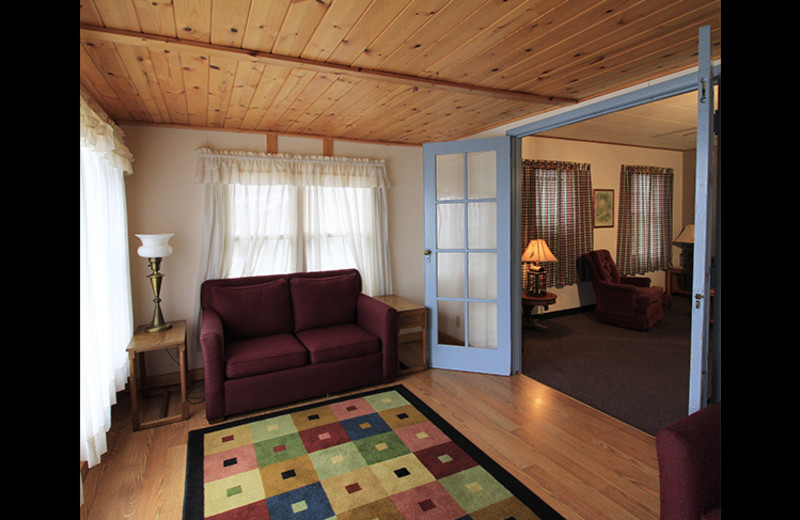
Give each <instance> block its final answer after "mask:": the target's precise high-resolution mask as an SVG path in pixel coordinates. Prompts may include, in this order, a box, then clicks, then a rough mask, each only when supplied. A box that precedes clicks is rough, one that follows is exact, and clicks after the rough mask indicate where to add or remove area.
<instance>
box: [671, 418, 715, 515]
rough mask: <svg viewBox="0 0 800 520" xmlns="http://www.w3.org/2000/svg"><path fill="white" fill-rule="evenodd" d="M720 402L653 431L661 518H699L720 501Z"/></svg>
mask: <svg viewBox="0 0 800 520" xmlns="http://www.w3.org/2000/svg"><path fill="white" fill-rule="evenodd" d="M721 418H722V403H717V404H713V405H711V406H708V407H706V408H703V409H702V410H700V411H698V412H695V413H693V414H691V415H689V416H688V417H684V418H683V419H681V420H679V421H676V422H675V423H673V424H671V425H669V426H666V427H665V428H663V429H661V430H660V431H659V432H658V433H657V434H656V449H657V453H658V468H659V480H660V488H661V490H660V496H661V518H662V520H676V519H684V518H701V515H703V514H705V513H707V512H709V511H712V510H714V509H715V508H717V507H719V506H720V502H721V494H720V491H721V487H720V479H721V475H722V473H721V462H722V451H721V435H722V426H721V425H722V423H721Z"/></svg>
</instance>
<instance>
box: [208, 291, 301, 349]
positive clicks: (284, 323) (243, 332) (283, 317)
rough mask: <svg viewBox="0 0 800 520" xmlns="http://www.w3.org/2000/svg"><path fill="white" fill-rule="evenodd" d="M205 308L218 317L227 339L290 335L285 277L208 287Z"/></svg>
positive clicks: (291, 328) (291, 322)
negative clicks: (267, 280)
mask: <svg viewBox="0 0 800 520" xmlns="http://www.w3.org/2000/svg"><path fill="white" fill-rule="evenodd" d="M208 290H209V294H208V296H209V298H208V300H207V305H208V306H209V307H211V308H212V309H214V311H216V313H217V314H219V317H220V319H221V320H222V327H223V329H224V331H225V338H226V340H228V339H231V340H242V339H250V338H257V337H260V336H268V335H270V334H279V333H282V332H289V333H291V332H293V320H292V304H291V301H290V298H289V283H288V281H287V280H286V279H285V278H278V279H276V280H273V281H269V282H265V283H261V284H257V285H241V286H225V285H217V286H211V287H209V289H208Z"/></svg>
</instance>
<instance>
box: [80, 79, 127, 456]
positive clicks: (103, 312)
mask: <svg viewBox="0 0 800 520" xmlns="http://www.w3.org/2000/svg"><path fill="white" fill-rule="evenodd" d="M92 105H93V104H92V103H91V100H90V99H85V98H84V95H83V93H82V94H81V143H80V159H81V162H80V164H81V165H80V350H81V353H80V430H81V434H80V435H81V461H87V462H88V465H89V466H90V467H91V466H93V465H95V464H97V463H98V462H100V457H101V455H102V454H103V453H105V452H106V451H107V444H106V433H107V432H108V429H109V428H110V426H111V406H112V405H113V404H116V393H117V392H118V391H120V390H122V389H123V388H124V387H125V382H126V380H127V377H128V358H127V355H126V352H125V349H126V347H127V345H128V342H129V341H130V338H131V335H132V334H133V309H132V304H131V284H130V269H129V265H128V264H129V260H128V259H129V257H128V224H127V211H126V205H125V182H124V178H123V176H124V175H125V173H126V172H127V173H130V172H132V168H131V162H132V156H131V154H130V152H129V151H128V149H127V148H126V147H125V145H124V144H123V143H122V140H121V135H120V131H119V129H118V128H116V126H115V125H114V124H113V123H112V122H110V121H109V120H108V119H107V118H106V117H105V114H104V113H103V112H102V111H101V110H100V109H98V108H97V107H93V106H92Z"/></svg>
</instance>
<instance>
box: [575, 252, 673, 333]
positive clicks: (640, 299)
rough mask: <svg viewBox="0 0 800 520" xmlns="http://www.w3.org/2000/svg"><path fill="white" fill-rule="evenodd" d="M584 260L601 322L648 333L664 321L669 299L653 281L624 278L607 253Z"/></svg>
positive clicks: (592, 253) (584, 256)
mask: <svg viewBox="0 0 800 520" xmlns="http://www.w3.org/2000/svg"><path fill="white" fill-rule="evenodd" d="M582 258H583V259H584V261H585V262H586V265H587V268H588V272H589V279H590V280H591V281H592V287H594V295H595V299H596V300H597V309H596V311H595V312H596V314H597V317H598V319H600V321H603V322H606V323H610V324H612V325H619V326H621V327H628V328H631V329H640V330H647V329H649V328H650V327H652V326H653V325H655V324H656V322H658V320H660V319H661V318H663V317H664V309H663V307H662V304H663V303H666V302H667V301H668V298H669V296H668V295H667V294H666V293H665V292H664V289H663V288H661V287H659V286H657V285H654V286H652V287H651V286H650V278H646V277H634V276H621V275H620V273H619V270H618V269H617V264H616V262H614V259H613V258H611V253H609V252H608V251H607V250H606V249H600V250H597V251H592V252H590V253H586V254H584V255H583V257H582Z"/></svg>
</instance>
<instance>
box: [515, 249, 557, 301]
mask: <svg viewBox="0 0 800 520" xmlns="http://www.w3.org/2000/svg"><path fill="white" fill-rule="evenodd" d="M522 261H523V262H528V264H529V266H528V287H527V288H526V291H527V292H528V293H529V294H532V295H533V296H544V295H545V294H547V271H546V270H545V268H544V266H541V265H539V263H540V262H558V258H556V257H555V256H554V255H553V253H552V252H551V251H550V248H549V247H547V242H545V241H544V240H543V239H541V238H537V239H534V240H531V241H530V242H528V247H527V248H525V252H524V253H522ZM530 264H532V265H530ZM531 279H533V289H531Z"/></svg>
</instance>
